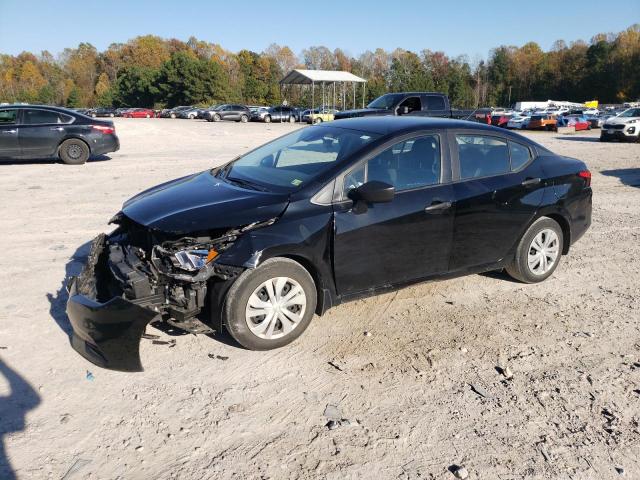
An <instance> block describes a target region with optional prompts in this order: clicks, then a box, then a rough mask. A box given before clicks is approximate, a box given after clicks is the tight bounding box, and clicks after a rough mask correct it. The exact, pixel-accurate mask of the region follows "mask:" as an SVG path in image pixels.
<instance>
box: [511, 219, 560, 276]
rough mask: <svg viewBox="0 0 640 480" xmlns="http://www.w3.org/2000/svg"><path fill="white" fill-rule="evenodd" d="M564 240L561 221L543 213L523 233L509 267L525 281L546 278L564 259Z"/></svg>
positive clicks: (512, 274)
mask: <svg viewBox="0 0 640 480" xmlns="http://www.w3.org/2000/svg"><path fill="white" fill-rule="evenodd" d="M563 241H564V236H563V234H562V228H560V225H558V222H556V221H555V220H552V219H551V218H548V217H541V218H539V219H538V220H536V221H535V222H533V224H532V225H531V226H530V227H529V229H528V230H527V231H526V232H525V234H524V235H523V236H522V238H521V239H520V243H519V244H518V248H517V249H516V254H515V257H514V259H513V260H512V262H511V263H510V264H509V265H507V266H506V267H505V270H506V271H507V273H508V274H509V275H511V276H512V277H513V278H515V279H516V280H520V281H521V282H524V283H538V282H542V281H543V280H546V279H547V278H549V277H550V276H551V274H552V273H553V272H554V270H555V269H556V267H557V266H558V263H560V257H561V256H562V246H563V245H564V243H563Z"/></svg>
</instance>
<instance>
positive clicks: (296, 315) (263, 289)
mask: <svg viewBox="0 0 640 480" xmlns="http://www.w3.org/2000/svg"><path fill="white" fill-rule="evenodd" d="M315 309H316V288H315V284H314V282H313V278H312V277H311V275H309V272H308V271H307V270H306V269H305V268H303V267H302V265H300V264H299V263H298V262H295V261H293V260H290V259H288V258H271V259H269V260H267V261H265V262H264V263H263V264H262V265H261V266H260V267H258V268H256V269H253V270H251V269H250V270H246V271H245V272H244V273H242V275H240V276H239V277H238V279H237V280H236V281H235V282H234V284H233V285H232V286H231V288H230V289H229V292H228V294H227V297H226V302H225V305H224V312H223V315H224V323H225V326H226V328H227V330H228V331H229V333H230V334H231V336H232V337H233V338H234V339H236V341H237V342H238V343H240V344H241V345H242V346H243V347H245V348H248V349H250V350H270V349H272V348H278V347H282V346H284V345H287V344H288V343H290V342H292V341H294V340H295V339H296V338H298V337H299V336H300V335H301V334H302V332H304V330H305V329H306V328H307V327H308V326H309V323H310V322H311V319H312V318H313V314H314V312H315Z"/></svg>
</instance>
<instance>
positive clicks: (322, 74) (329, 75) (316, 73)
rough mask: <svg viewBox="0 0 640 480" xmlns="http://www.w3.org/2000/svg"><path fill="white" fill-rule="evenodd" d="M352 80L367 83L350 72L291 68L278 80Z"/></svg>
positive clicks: (291, 82) (292, 82)
mask: <svg viewBox="0 0 640 480" xmlns="http://www.w3.org/2000/svg"><path fill="white" fill-rule="evenodd" d="M323 82H324V83H340V82H354V83H367V81H366V80H365V79H364V78H360V77H358V76H357V75H354V74H353V73H351V72H344V71H341V70H298V69H296V70H291V71H290V72H289V73H287V74H286V75H285V77H284V78H283V79H282V80H280V85H311V84H313V83H323Z"/></svg>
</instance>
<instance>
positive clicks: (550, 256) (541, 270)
mask: <svg viewBox="0 0 640 480" xmlns="http://www.w3.org/2000/svg"><path fill="white" fill-rule="evenodd" d="M559 254H560V240H559V238H558V234H557V233H556V232H554V231H553V230H552V229H550V228H545V229H544V230H541V231H540V232H539V233H538V234H537V235H536V236H535V237H533V240H532V241H531V245H530V246H529V255H528V257H527V263H528V265H529V270H531V273H533V274H534V275H544V274H545V273H547V272H548V271H549V270H551V269H552V268H553V266H554V265H555V263H556V260H557V259H558V255H559Z"/></svg>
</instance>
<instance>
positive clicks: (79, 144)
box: [58, 138, 91, 165]
mask: <svg viewBox="0 0 640 480" xmlns="http://www.w3.org/2000/svg"><path fill="white" fill-rule="evenodd" d="M90 154H91V152H90V150H89V146H88V145H87V144H86V143H84V142H83V141H82V140H78V139H77V138H70V139H69V140H65V141H64V142H62V144H61V145H60V148H59V149H58V155H59V157H60V160H62V161H63V162H64V163H66V164H67V165H82V164H83V163H85V162H86V161H87V160H88V159H89V155H90Z"/></svg>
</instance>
